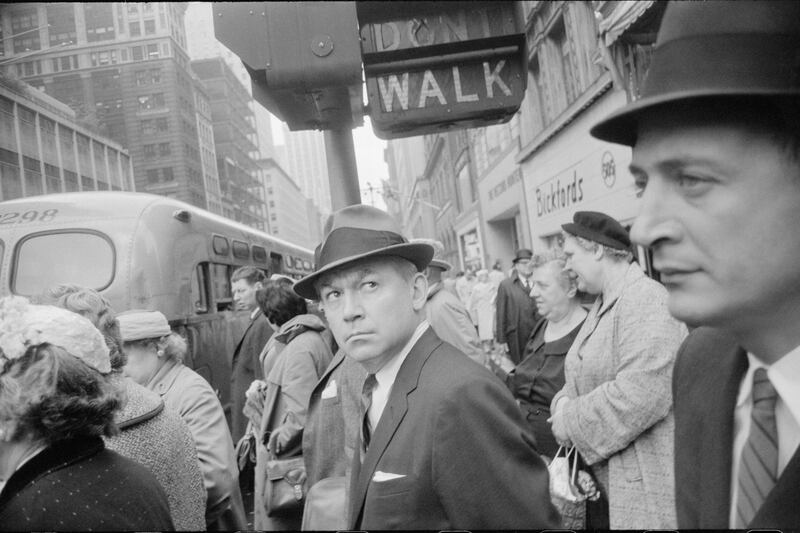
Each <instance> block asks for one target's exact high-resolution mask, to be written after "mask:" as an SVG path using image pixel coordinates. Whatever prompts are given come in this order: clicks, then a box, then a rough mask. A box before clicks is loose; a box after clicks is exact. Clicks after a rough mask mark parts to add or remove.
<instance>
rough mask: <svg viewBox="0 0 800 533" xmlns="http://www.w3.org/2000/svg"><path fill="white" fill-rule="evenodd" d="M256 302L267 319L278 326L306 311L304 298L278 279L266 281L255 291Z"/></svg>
mask: <svg viewBox="0 0 800 533" xmlns="http://www.w3.org/2000/svg"><path fill="white" fill-rule="evenodd" d="M256 302H258V306H259V307H260V308H261V312H262V313H264V316H265V317H267V320H269V321H270V322H272V323H273V324H275V325H276V326H278V327H280V326H282V325H284V324H285V323H286V322H288V321H289V320H291V319H293V318H294V317H296V316H297V315H304V314H306V313H307V312H308V306H307V305H306V300H305V298H303V297H302V296H298V295H297V293H295V292H294V291H293V290H292V288H291V287H290V286H287V285H286V284H285V283H281V282H279V281H268V282H267V283H266V284H265V285H264V287H263V288H262V289H259V290H258V291H257V292H256Z"/></svg>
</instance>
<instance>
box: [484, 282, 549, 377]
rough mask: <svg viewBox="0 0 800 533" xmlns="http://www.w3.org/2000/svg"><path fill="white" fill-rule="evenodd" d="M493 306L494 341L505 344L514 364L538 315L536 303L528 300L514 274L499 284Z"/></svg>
mask: <svg viewBox="0 0 800 533" xmlns="http://www.w3.org/2000/svg"><path fill="white" fill-rule="evenodd" d="M495 305H496V311H495V312H496V313H497V314H496V320H495V338H496V339H497V342H504V343H507V344H508V351H509V355H510V356H511V361H512V362H513V363H514V364H515V365H518V364H519V363H520V361H522V352H523V351H524V350H525V343H527V342H528V337H530V335H531V331H533V327H534V326H535V325H536V323H537V322H538V321H539V318H540V316H539V312H538V311H537V310H536V302H535V301H534V299H533V298H531V297H530V289H526V288H525V287H524V286H523V285H522V282H521V281H520V280H519V274H518V273H517V272H514V275H512V276H511V277H510V278H507V279H504V280H503V281H502V282H500V286H499V287H498V288H497V300H496V302H495Z"/></svg>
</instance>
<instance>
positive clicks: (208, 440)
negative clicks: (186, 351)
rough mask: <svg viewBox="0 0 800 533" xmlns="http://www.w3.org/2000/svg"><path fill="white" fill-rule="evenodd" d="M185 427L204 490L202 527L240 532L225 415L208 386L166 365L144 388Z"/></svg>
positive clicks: (240, 507) (239, 498)
mask: <svg viewBox="0 0 800 533" xmlns="http://www.w3.org/2000/svg"><path fill="white" fill-rule="evenodd" d="M147 388H149V389H150V390H152V391H155V392H156V393H158V394H160V395H161V397H162V398H163V400H164V403H165V404H166V405H167V407H168V408H170V409H173V410H174V411H176V412H177V413H178V414H179V415H180V416H181V418H182V419H183V420H184V422H186V424H187V425H188V426H189V430H190V431H191V432H192V437H193V438H194V444H195V449H196V450H197V460H198V462H199V464H200V471H201V472H202V474H203V483H204V485H205V489H206V527H207V528H208V529H209V530H211V531H221V530H230V529H244V528H245V527H246V525H247V522H246V521H245V515H244V505H243V503H242V494H241V491H240V489H239V468H238V465H237V463H236V456H235V455H234V451H233V442H232V441H231V434H230V431H229V430H228V424H227V423H226V422H225V413H224V411H223V410H222V405H220V403H219V399H218V398H217V395H216V393H214V390H213V389H212V388H211V385H209V384H208V382H207V381H206V380H205V379H203V378H202V377H201V376H200V375H199V374H197V373H196V372H195V371H194V370H191V369H190V368H188V367H186V366H184V365H183V364H182V363H176V362H172V361H171V362H167V363H165V364H164V366H163V367H161V369H160V370H159V371H158V372H157V373H156V375H155V376H153V378H152V379H151V380H150V382H149V383H148V384H147Z"/></svg>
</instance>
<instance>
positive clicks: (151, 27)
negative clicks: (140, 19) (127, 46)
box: [144, 20, 156, 35]
mask: <svg viewBox="0 0 800 533" xmlns="http://www.w3.org/2000/svg"><path fill="white" fill-rule="evenodd" d="M155 32H156V21H155V20H145V21H144V34H145V35H153V34H154V33H155Z"/></svg>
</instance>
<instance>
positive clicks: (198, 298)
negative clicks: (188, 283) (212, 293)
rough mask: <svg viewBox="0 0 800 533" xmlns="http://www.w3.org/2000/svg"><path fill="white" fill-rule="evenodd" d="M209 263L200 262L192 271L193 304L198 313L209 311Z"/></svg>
mask: <svg viewBox="0 0 800 533" xmlns="http://www.w3.org/2000/svg"><path fill="white" fill-rule="evenodd" d="M207 268H208V263H200V264H199V265H197V267H196V268H195V269H194V272H193V273H192V305H193V306H194V312H195V313H197V314H202V313H208V276H207V275H206V269H207Z"/></svg>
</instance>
